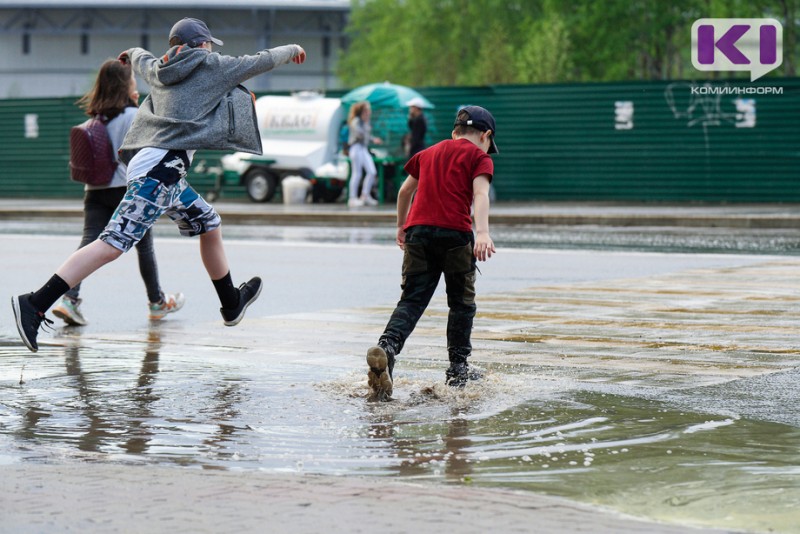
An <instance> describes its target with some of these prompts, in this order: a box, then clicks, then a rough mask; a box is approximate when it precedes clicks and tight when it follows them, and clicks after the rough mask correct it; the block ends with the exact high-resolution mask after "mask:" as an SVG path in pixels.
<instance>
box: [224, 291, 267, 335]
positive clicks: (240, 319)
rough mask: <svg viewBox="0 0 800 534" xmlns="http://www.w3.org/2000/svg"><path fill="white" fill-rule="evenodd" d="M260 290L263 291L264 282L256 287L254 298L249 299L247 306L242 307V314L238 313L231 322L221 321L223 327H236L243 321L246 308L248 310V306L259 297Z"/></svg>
mask: <svg viewBox="0 0 800 534" xmlns="http://www.w3.org/2000/svg"><path fill="white" fill-rule="evenodd" d="M262 289H264V282H263V281H262V282H261V285H259V286H258V291H256V294H255V296H254V297H253V298H251V299H250V302H248V303H247V304H245V305H244V308H242V313H240V314H239V315H238V316H237V317H236V319H234V320H233V321H223V322H224V323H225V326H236V325H237V324H239V323H240V322H241V321H242V319H244V312H246V311H247V308H249V307H250V305H251V304H252V303H254V302H255V301H256V300H257V299H258V297H259V296H260V295H261V290H262Z"/></svg>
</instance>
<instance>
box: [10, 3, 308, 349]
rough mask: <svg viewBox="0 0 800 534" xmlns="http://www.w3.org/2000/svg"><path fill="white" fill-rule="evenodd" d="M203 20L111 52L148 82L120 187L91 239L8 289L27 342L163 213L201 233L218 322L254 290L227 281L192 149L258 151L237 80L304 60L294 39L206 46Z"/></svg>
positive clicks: (248, 105)
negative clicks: (230, 50)
mask: <svg viewBox="0 0 800 534" xmlns="http://www.w3.org/2000/svg"><path fill="white" fill-rule="evenodd" d="M212 43H213V44H216V45H222V41H220V40H219V39H216V38H214V37H212V36H211V32H210V31H209V29H208V26H206V24H205V23H204V22H203V21H201V20H198V19H193V18H184V19H182V20H179V21H178V22H176V23H175V25H174V26H173V27H172V30H171V31H170V35H169V46H170V49H169V50H167V52H166V53H165V54H164V55H163V56H161V57H155V56H154V55H153V54H151V53H150V52H148V51H146V50H143V49H141V48H131V49H129V50H127V51H125V52H123V53H122V54H120V56H119V60H120V61H121V62H123V63H130V64H131V66H132V67H133V69H134V71H135V72H136V74H138V75H139V76H141V77H142V78H143V79H144V80H145V81H146V82H147V83H148V84H149V85H150V94H149V95H148V96H147V98H146V99H145V100H144V102H142V105H141V106H140V109H139V112H138V113H137V115H136V118H135V119H134V122H133V125H132V126H131V129H130V130H129V131H128V134H127V136H126V137H125V141H124V143H123V145H122V147H121V149H120V157H121V159H122V161H123V162H125V163H126V164H127V165H128V176H127V181H128V184H127V191H126V193H125V197H124V198H123V200H122V202H121V203H120V205H119V207H118V208H117V210H116V212H115V213H114V215H113V216H112V218H111V220H110V221H109V223H108V225H107V226H106V228H105V230H103V232H102V233H101V234H100V236H99V237H98V239H97V240H95V241H93V242H92V243H90V244H89V245H87V246H85V247H83V248H81V249H79V250H77V251H76V252H74V253H73V254H72V255H71V256H70V257H69V258H67V260H66V261H65V262H64V263H63V264H62V265H61V267H59V268H58V270H57V271H56V272H55V274H54V275H53V276H52V277H51V278H50V280H48V281H47V283H45V284H44V285H43V286H42V287H41V288H39V289H38V290H37V291H35V292H33V293H28V294H23V295H19V296H16V297H12V298H11V304H12V308H13V311H14V317H15V319H16V324H17V330H18V331H19V334H20V337H21V338H22V341H23V342H24V343H25V345H26V346H27V347H28V348H29V349H30V350H31V351H33V352H36V351H37V350H38V348H39V347H38V344H37V342H36V338H37V335H38V330H39V327H40V326H41V324H42V321H46V322H48V323H50V322H52V321H50V319H48V318H46V317H45V312H46V311H47V310H48V309H49V308H50V307H51V306H52V305H53V303H55V301H56V300H58V299H59V298H60V297H61V296H62V295H63V294H64V293H66V292H67V291H68V290H69V289H70V288H71V287H74V286H75V285H77V284H78V283H80V282H81V281H82V280H83V279H85V278H86V277H88V276H89V275H90V274H92V273H93V272H94V271H96V270H97V269H99V268H100V267H102V266H103V265H105V264H107V263H109V262H111V261H113V260H115V259H117V258H119V257H120V256H121V255H122V254H123V253H124V252H127V251H128V250H130V249H131V247H133V246H134V245H136V243H138V242H139V240H140V239H142V237H143V236H144V234H145V232H147V230H148V229H149V228H151V227H152V226H153V224H154V223H155V222H156V220H157V219H158V218H159V217H160V216H161V215H162V214H164V213H166V214H167V216H169V218H170V219H172V220H173V221H174V222H175V223H176V224H177V225H178V228H179V230H180V233H181V235H184V236H200V256H201V258H202V261H203V265H204V266H205V269H206V271H207V272H208V275H209V277H210V278H211V281H212V283H213V284H214V288H215V289H216V291H217V294H218V296H219V300H220V304H221V308H220V313H221V314H222V319H223V322H224V323H225V325H227V326H234V325H236V324H238V323H239V322H240V321H241V320H242V318H243V317H244V313H245V310H247V307H248V306H250V305H251V304H252V303H253V302H254V301H255V300H256V299H257V298H258V296H259V295H260V294H261V288H262V282H261V279H260V278H259V277H254V278H252V279H251V280H249V281H248V282H245V283H243V284H241V285H240V286H239V287H238V288H237V287H236V286H234V284H233V281H232V278H231V274H230V269H229V267H228V260H227V257H226V255H225V249H224V248H223V243H222V232H221V230H220V224H221V221H220V217H219V215H218V214H217V212H216V211H215V210H214V208H213V207H212V206H211V205H209V204H208V203H207V202H206V201H205V200H204V199H203V197H201V196H200V195H198V194H197V192H196V191H195V190H194V189H192V187H191V186H190V185H189V183H188V182H187V181H186V176H187V173H188V170H189V168H190V167H191V164H192V157H193V156H194V153H195V151H196V150H198V149H209V150H239V151H246V152H251V153H261V140H260V136H259V133H258V126H257V123H256V117H255V107H254V105H253V100H252V98H253V97H252V94H251V93H250V92H249V91H247V90H246V89H244V88H243V87H241V86H239V84H240V83H242V82H243V81H245V80H247V79H249V78H252V77H254V76H256V75H258V74H261V73H264V72H267V71H270V70H272V69H273V68H275V67H277V66H279V65H283V64H286V63H288V62H289V61H292V62H294V63H297V64H300V63H303V62H304V61H305V59H306V53H305V51H304V50H303V49H302V48H301V47H300V46H298V45H295V44H292V45H286V46H279V47H276V48H272V49H269V50H262V51H260V52H258V53H256V54H254V55H248V56H240V57H232V56H223V55H220V54H218V53H214V52H212Z"/></svg>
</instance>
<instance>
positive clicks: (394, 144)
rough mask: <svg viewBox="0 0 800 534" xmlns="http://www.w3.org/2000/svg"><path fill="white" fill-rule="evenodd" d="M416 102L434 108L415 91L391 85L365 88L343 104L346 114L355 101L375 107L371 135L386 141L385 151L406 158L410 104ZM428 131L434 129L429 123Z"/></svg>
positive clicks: (385, 83) (350, 94) (353, 94)
mask: <svg viewBox="0 0 800 534" xmlns="http://www.w3.org/2000/svg"><path fill="white" fill-rule="evenodd" d="M412 99H419V100H417V102H418V103H419V102H421V103H423V104H424V106H423V107H425V108H428V109H432V108H433V107H434V105H433V104H431V103H430V101H429V100H428V99H427V98H425V97H424V96H422V95H421V94H419V93H418V92H417V91H415V90H414V89H411V88H410V87H406V86H404V85H396V84H393V83H389V82H383V83H371V84H369V85H362V86H361V87H357V88H355V89H353V90H352V91H350V92H349V93H347V94H345V95H344V96H342V98H341V101H342V105H343V106H344V107H345V113H347V112H348V111H349V109H350V107H351V106H352V105H353V104H355V103H356V102H363V101H364V100H366V101H367V102H369V104H370V107H372V134H373V135H375V136H377V137H380V138H381V139H382V140H383V145H382V146H381V148H382V149H384V150H386V151H387V153H388V155H390V156H393V157H403V156H404V153H403V144H402V141H403V136H404V135H405V134H406V133H407V132H408V125H407V120H408V116H407V115H408V102H409V101H411V100H412ZM428 128H429V129H431V130H433V129H434V128H433V125H432V124H431V123H430V122H429V123H428Z"/></svg>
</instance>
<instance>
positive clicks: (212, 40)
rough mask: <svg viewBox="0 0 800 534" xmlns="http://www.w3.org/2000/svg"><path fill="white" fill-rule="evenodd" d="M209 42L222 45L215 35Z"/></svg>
mask: <svg viewBox="0 0 800 534" xmlns="http://www.w3.org/2000/svg"><path fill="white" fill-rule="evenodd" d="M211 42H212V43H214V44H215V45H217V46H222V41H220V40H219V39H217V38H216V37H212V38H211Z"/></svg>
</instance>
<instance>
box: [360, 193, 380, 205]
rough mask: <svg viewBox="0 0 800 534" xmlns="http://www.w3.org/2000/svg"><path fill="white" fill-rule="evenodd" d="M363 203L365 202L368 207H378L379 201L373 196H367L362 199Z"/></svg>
mask: <svg viewBox="0 0 800 534" xmlns="http://www.w3.org/2000/svg"><path fill="white" fill-rule="evenodd" d="M361 202H363V203H364V204H365V205H367V206H377V205H378V201H377V200H375V199H374V198H372V196H371V195H367V196H365V197H361Z"/></svg>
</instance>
